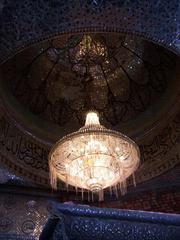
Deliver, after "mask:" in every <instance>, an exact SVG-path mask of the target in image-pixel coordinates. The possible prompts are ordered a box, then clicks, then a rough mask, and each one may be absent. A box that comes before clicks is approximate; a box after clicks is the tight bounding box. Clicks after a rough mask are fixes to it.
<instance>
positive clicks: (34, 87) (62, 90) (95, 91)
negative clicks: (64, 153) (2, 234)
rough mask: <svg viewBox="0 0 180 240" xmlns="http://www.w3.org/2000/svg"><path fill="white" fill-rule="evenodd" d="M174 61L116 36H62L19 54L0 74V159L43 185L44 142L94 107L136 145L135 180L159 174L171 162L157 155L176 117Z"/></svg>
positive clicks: (136, 40)
mask: <svg viewBox="0 0 180 240" xmlns="http://www.w3.org/2000/svg"><path fill="white" fill-rule="evenodd" d="M178 66H179V63H178V57H177V56H176V55H175V54H173V53H172V52H170V51H168V50H166V49H165V48H163V47H160V46H158V45H156V44H154V43H152V42H148V41H146V40H144V39H142V38H140V37H135V36H133V37H132V36H128V35H124V34H118V33H87V34H74V35H72V34H71V35H70V34H68V35H67V34H64V35H60V36H58V37H56V38H52V39H49V40H47V41H44V42H40V43H38V44H35V45H33V46H31V47H29V48H27V49H25V50H23V51H21V52H19V53H18V54H17V55H15V56H14V57H13V58H11V59H9V60H8V61H6V62H5V63H4V64H3V65H2V67H1V72H0V77H1V82H0V83H1V85H0V96H1V99H2V102H1V106H2V108H3V109H4V113H5V115H2V117H1V142H2V146H1V147H2V155H3V156H4V157H2V160H1V162H3V163H4V164H5V165H8V166H9V167H10V168H13V170H15V171H16V172H18V173H20V175H25V176H26V177H28V178H30V179H31V180H33V181H34V182H38V183H41V184H44V183H45V184H46V183H47V182H48V160H47V155H48V152H49V147H50V146H51V145H52V144H53V143H55V142H56V141H57V140H58V139H59V138H60V137H62V136H64V135H65V134H67V133H70V132H72V131H75V130H77V129H78V128H79V127H81V126H82V125H83V124H84V120H85V119H84V116H85V113H86V112H87V111H88V110H90V109H95V110H97V111H98V112H99V113H100V115H101V119H102V123H103V124H104V125H105V126H107V127H110V128H112V129H115V130H119V131H121V132H123V133H125V134H127V135H128V136H130V137H132V138H133V139H135V140H136V141H137V142H138V144H139V145H140V147H141V152H142V162H143V164H142V166H141V169H140V170H139V173H138V176H137V178H138V181H139V182H140V181H144V180H146V179H149V178H151V177H153V176H156V175H158V174H160V173H161V172H164V171H166V170H167V169H168V168H170V167H172V166H174V165H175V164H176V162H177V161H178V159H176V160H174V161H171V160H170V159H169V160H168V161H166V162H165V157H164V156H166V157H167V158H169V157H168V154H169V153H168V152H169V151H170V150H171V148H172V147H173V146H174V143H172V141H176V139H177V138H178V132H179V131H180V129H179V130H178V123H179V117H177V118H176V119H175V120H174V121H175V122H170V120H171V119H173V118H174V116H175V114H176V113H177V111H178V107H179V102H178V101H177V99H178V96H179V90H180V85H179V82H178V76H179V75H178V74H179V73H178ZM165 116H166V118H165ZM168 123H170V125H168ZM167 125H168V126H167ZM163 129H166V130H165V131H164V130H163ZM162 131H164V132H162ZM163 134H164V135H163ZM172 139H173V140H172ZM171 140H172V141H171ZM165 145H167V147H165ZM162 156H163V159H162ZM149 169H151V170H149Z"/></svg>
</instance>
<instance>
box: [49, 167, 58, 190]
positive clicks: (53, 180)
mask: <svg viewBox="0 0 180 240" xmlns="http://www.w3.org/2000/svg"><path fill="white" fill-rule="evenodd" d="M49 167H50V183H51V186H52V188H53V189H55V190H57V175H56V169H55V168H54V167H53V166H51V165H50V166H49Z"/></svg>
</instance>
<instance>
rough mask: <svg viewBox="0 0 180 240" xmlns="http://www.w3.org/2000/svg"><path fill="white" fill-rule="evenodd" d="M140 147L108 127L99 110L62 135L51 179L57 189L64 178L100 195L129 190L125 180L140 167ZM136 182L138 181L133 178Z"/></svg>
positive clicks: (52, 154) (52, 162) (51, 159)
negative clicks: (105, 191) (104, 123)
mask: <svg viewBox="0 0 180 240" xmlns="http://www.w3.org/2000/svg"><path fill="white" fill-rule="evenodd" d="M139 162H140V152H139V148H138V146H137V145H136V144H135V142H133V141H132V140H131V139H130V138H128V137H127V136H125V135H123V134H121V133H120V132H117V131H113V130H110V129H107V128H105V127H104V126H102V125H101V124H100V122H99V117H98V114H97V113H96V112H89V113H88V114H87V116H86V122H85V126H84V127H82V128H80V129H79V131H77V132H74V133H71V134H69V135H67V136H65V137H63V138H62V139H61V140H60V141H58V142H57V143H56V144H55V146H54V147H53V148H52V150H51V152H50V155H49V167H50V180H51V186H52V188H53V189H57V180H58V179H59V180H61V181H63V182H65V183H66V184H67V186H68V185H72V186H74V187H75V188H76V189H77V188H80V189H82V195H83V191H84V190H86V191H88V192H89V191H90V192H92V195H93V194H94V193H98V194H99V200H103V195H104V193H103V192H104V190H105V189H107V188H109V189H110V190H112V189H113V190H115V192H116V194H117V193H118V190H119V189H120V191H121V193H122V194H124V193H125V192H126V180H127V178H128V177H129V176H130V175H133V176H134V172H135V171H136V169H137V168H138V166H139ZM134 183H135V180H134Z"/></svg>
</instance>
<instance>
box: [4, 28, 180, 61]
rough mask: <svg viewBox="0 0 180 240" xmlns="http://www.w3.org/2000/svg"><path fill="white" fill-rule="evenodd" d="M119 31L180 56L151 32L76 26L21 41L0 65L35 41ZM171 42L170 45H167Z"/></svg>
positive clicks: (35, 42)
mask: <svg viewBox="0 0 180 240" xmlns="http://www.w3.org/2000/svg"><path fill="white" fill-rule="evenodd" d="M87 32H88V33H119V34H127V35H129V36H137V37H141V38H143V39H144V40H146V41H150V42H153V43H154V44H157V45H160V46H162V47H164V48H166V49H168V50H170V51H171V52H173V53H174V54H176V55H177V56H179V57H180V49H179V48H178V47H176V46H175V45H172V43H168V42H166V41H164V40H163V39H160V38H157V37H154V36H152V35H151V34H148V33H146V32H140V31H134V32H133V31H130V30H125V29H123V28H114V27H112V28H111V27H108V28H107V27H99V26H98V27H84V28H76V30H68V31H65V30H62V31H60V30H59V31H57V32H54V33H52V34H49V35H48V34H44V36H43V35H42V36H41V37H38V38H34V39H32V40H27V41H24V43H22V46H21V47H16V48H14V51H11V53H9V54H8V55H7V56H5V57H3V56H2V59H0V66H1V65H2V64H4V63H5V62H6V61H8V60H9V59H11V58H13V57H14V56H15V55H16V54H18V53H20V52H22V51H24V50H25V49H27V48H29V47H31V46H34V45H35V44H37V43H40V42H44V41H47V40H50V39H53V38H57V37H58V36H61V35H63V34H67V35H69V34H80V33H81V34H82V33H87ZM170 44H171V46H169V45H170Z"/></svg>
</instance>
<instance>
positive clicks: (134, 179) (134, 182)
mask: <svg viewBox="0 0 180 240" xmlns="http://www.w3.org/2000/svg"><path fill="white" fill-rule="evenodd" d="M132 178H133V185H134V187H136V178H135V174H134V173H133V174H132Z"/></svg>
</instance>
